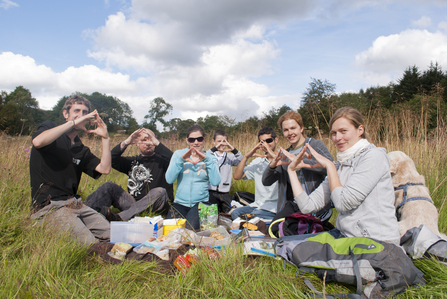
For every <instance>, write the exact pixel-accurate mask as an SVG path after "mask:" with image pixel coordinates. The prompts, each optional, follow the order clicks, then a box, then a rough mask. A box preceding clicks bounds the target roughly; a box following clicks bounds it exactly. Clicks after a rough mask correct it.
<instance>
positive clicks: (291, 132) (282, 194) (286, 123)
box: [262, 111, 333, 223]
mask: <svg viewBox="0 0 447 299" xmlns="http://www.w3.org/2000/svg"><path fill="white" fill-rule="evenodd" d="M278 126H279V127H280V128H281V130H282V132H283V135H284V137H285V138H286V139H287V140H288V141H289V142H290V146H289V147H288V148H287V149H286V151H287V152H289V153H292V154H294V155H298V154H299V153H300V152H301V150H302V149H303V147H304V145H306V144H310V145H311V146H312V148H314V149H315V150H316V151H317V152H318V153H320V154H321V155H323V156H324V157H326V158H327V159H329V160H330V161H333V159H332V156H331V154H330V153H329V150H328V149H327V147H326V146H325V145H324V143H323V142H321V141H320V140H316V139H313V138H308V137H305V136H304V124H303V119H302V117H301V115H300V114H299V113H297V112H295V111H289V112H286V113H284V114H283V115H281V117H280V118H279V119H278ZM282 151H283V149H280V150H279V152H278V153H270V154H271V155H274V156H275V159H273V160H272V161H271V162H270V165H269V167H267V168H266V169H265V171H264V174H263V176H262V183H263V184H264V185H266V186H270V185H271V184H273V183H275V182H277V183H278V205H277V208H276V210H277V212H276V217H275V218H274V220H276V219H278V218H283V217H286V216H288V215H290V214H292V213H295V212H299V208H298V205H297V204H296V203H295V201H294V200H293V198H294V197H293V192H292V188H291V187H290V180H289V175H288V173H287V164H288V162H285V160H284V157H285V156H284V155H282V154H281V152H282ZM305 160H306V163H307V164H309V165H313V164H317V161H316V160H315V158H311V159H307V158H306V159H305ZM297 176H298V179H299V182H300V183H301V185H302V186H303V189H304V190H305V191H306V192H307V194H310V193H312V191H314V190H315V189H316V188H317V187H318V186H319V185H320V184H321V183H322V182H323V181H324V179H325V178H326V169H325V168H322V167H319V168H303V169H300V170H299V171H298V172H297ZM315 215H316V216H317V217H319V218H320V219H321V220H322V221H323V223H327V221H328V220H329V218H330V217H331V215H332V206H331V204H330V203H329V204H328V205H326V206H325V207H324V208H323V209H321V210H320V211H318V212H316V213H315Z"/></svg>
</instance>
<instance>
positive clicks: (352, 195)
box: [287, 107, 400, 245]
mask: <svg viewBox="0 0 447 299" xmlns="http://www.w3.org/2000/svg"><path fill="white" fill-rule="evenodd" d="M329 127H330V130H331V131H330V134H331V137H332V141H333V142H334V144H335V146H336V147H337V149H338V150H339V152H338V153H337V161H336V162H335V163H333V162H332V161H330V160H328V159H327V158H325V157H323V156H322V155H320V154H319V153H318V152H316V151H315V150H314V149H313V148H312V147H311V146H310V145H306V149H308V150H303V151H302V152H301V154H300V155H298V156H296V157H295V156H293V155H287V156H288V158H289V159H290V160H291V163H290V164H289V166H288V173H289V177H290V182H291V185H292V189H293V195H294V197H295V201H296V203H297V204H298V206H299V208H300V210H301V212H302V213H312V212H314V211H318V210H319V209H321V208H322V207H324V206H325V205H326V204H327V203H328V202H329V201H330V200H332V202H333V203H334V206H335V209H336V210H337V211H338V213H339V214H338V218H337V223H336V226H337V228H336V229H337V230H338V231H339V232H340V233H341V235H342V236H345V237H368V238H373V239H377V240H381V241H386V242H390V243H394V244H396V245H399V239H400V235H399V231H398V226H397V219H396V216H395V209H394V189H393V184H392V180H391V175H390V166H389V162H388V158H387V155H386V150H385V149H383V148H377V147H375V146H374V145H373V144H371V143H369V142H368V141H367V140H366V132H365V126H364V122H363V117H362V115H361V114H360V112H359V111H358V110H356V109H354V108H352V107H344V108H340V109H338V110H337V111H336V112H335V114H334V115H333V116H332V118H331V120H330V122H329ZM309 152H310V153H309ZM304 156H306V157H310V156H313V157H314V158H315V159H316V160H317V161H318V164H316V165H308V164H305V163H304V162H303V158H304ZM312 167H324V168H326V170H327V177H326V179H325V180H324V181H323V183H322V184H321V185H320V186H319V187H318V188H317V189H316V190H315V191H314V192H312V193H311V194H310V195H307V193H306V192H304V190H303V189H302V187H301V184H300V183H299V181H298V177H297V175H296V170H297V169H301V168H312ZM336 233H338V232H336Z"/></svg>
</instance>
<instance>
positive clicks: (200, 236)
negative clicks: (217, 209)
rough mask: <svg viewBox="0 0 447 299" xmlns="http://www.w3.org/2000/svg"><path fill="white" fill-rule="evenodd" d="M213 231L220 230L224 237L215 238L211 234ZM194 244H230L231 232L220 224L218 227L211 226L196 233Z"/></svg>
mask: <svg viewBox="0 0 447 299" xmlns="http://www.w3.org/2000/svg"><path fill="white" fill-rule="evenodd" d="M213 232H218V233H219V234H221V235H222V236H223V237H224V238H223V239H220V240H217V239H214V238H211V237H210V236H211V234H212V233H213ZM194 244H195V245H196V246H210V247H212V246H218V245H229V244H230V234H229V233H228V232H227V230H226V229H225V227H223V226H218V227H216V228H210V229H207V230H204V231H201V232H198V233H197V234H196V237H195V240H194Z"/></svg>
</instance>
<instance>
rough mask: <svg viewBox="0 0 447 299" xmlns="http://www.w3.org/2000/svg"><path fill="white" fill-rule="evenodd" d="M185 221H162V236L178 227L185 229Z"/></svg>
mask: <svg viewBox="0 0 447 299" xmlns="http://www.w3.org/2000/svg"><path fill="white" fill-rule="evenodd" d="M185 224H186V219H165V220H163V235H167V234H169V232H170V231H171V230H173V229H175V228H178V227H185Z"/></svg>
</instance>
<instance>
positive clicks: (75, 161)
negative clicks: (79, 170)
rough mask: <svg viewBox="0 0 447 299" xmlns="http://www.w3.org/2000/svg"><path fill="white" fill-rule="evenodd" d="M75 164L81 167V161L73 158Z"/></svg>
mask: <svg viewBox="0 0 447 299" xmlns="http://www.w3.org/2000/svg"><path fill="white" fill-rule="evenodd" d="M73 163H74V164H76V165H79V163H81V160H80V159H75V158H73Z"/></svg>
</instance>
